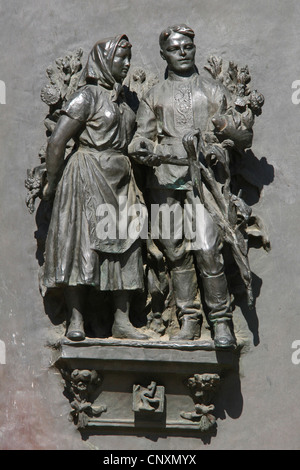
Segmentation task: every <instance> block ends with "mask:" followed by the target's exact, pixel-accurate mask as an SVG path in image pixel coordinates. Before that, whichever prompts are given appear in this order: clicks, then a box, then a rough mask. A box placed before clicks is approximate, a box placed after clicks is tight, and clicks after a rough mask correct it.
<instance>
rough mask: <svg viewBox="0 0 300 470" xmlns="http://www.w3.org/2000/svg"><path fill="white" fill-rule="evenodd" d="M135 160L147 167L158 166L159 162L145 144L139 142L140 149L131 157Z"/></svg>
mask: <svg viewBox="0 0 300 470" xmlns="http://www.w3.org/2000/svg"><path fill="white" fill-rule="evenodd" d="M132 156H133V158H134V159H135V160H137V161H138V162H139V163H142V164H143V165H147V166H159V165H160V164H161V160H160V158H159V156H158V155H155V154H154V153H153V152H152V151H151V150H150V149H149V147H148V146H147V144H146V142H144V141H142V142H140V147H139V148H138V149H137V150H136V151H135V152H134V154H133V155H132Z"/></svg>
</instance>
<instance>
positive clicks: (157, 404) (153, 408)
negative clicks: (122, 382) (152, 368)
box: [133, 381, 164, 413]
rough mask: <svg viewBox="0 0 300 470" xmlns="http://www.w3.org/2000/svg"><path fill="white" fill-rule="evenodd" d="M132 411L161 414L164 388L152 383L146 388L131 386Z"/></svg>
mask: <svg viewBox="0 0 300 470" xmlns="http://www.w3.org/2000/svg"><path fill="white" fill-rule="evenodd" d="M133 410H134V411H136V412H143V411H145V412H148V411H150V412H155V413H158V412H159V413H162V412H163V410H164V387H162V386H157V384H156V382H154V381H152V382H151V383H150V385H148V386H147V387H142V386H141V385H134V386H133Z"/></svg>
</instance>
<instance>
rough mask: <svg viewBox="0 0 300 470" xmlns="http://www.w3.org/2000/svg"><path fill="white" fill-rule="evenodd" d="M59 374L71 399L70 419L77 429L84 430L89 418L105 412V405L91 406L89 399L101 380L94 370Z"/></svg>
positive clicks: (90, 399) (78, 370)
mask: <svg viewBox="0 0 300 470" xmlns="http://www.w3.org/2000/svg"><path fill="white" fill-rule="evenodd" d="M61 373H62V376H63V377H64V378H65V380H66V388H67V390H68V392H69V394H70V397H71V407H72V410H71V412H70V418H71V420H72V421H73V422H74V424H75V425H76V426H77V427H78V428H79V429H82V428H85V427H86V426H87V424H88V422H89V418H92V417H95V416H100V415H101V414H102V413H103V412H105V411H106V410H107V408H106V406H105V405H100V406H93V403H92V398H91V397H92V395H93V393H94V392H95V389H97V387H99V385H100V384H101V382H102V378H101V377H100V375H99V374H98V372H97V371H96V370H86V369H85V370H80V369H75V370H73V371H72V372H69V371H66V370H63V371H61Z"/></svg>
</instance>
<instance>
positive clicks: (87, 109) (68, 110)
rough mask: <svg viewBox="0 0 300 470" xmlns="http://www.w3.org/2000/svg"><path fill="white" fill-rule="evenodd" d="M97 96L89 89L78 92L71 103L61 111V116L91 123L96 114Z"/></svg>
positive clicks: (70, 100) (66, 104)
mask: <svg viewBox="0 0 300 470" xmlns="http://www.w3.org/2000/svg"><path fill="white" fill-rule="evenodd" d="M95 101H96V100H95V96H94V94H93V92H92V90H91V89H90V88H88V87H86V88H83V89H82V90H78V91H76V92H75V93H74V94H73V95H72V96H71V98H70V99H69V101H67V103H65V105H64V106H63V107H62V109H61V114H65V115H67V116H69V117H70V118H72V119H76V120H77V121H81V122H87V121H90V120H91V119H92V118H93V116H94V115H95V112H96V109H95V108H96V102H95Z"/></svg>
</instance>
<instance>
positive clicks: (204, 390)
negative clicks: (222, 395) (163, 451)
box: [180, 374, 220, 432]
mask: <svg viewBox="0 0 300 470" xmlns="http://www.w3.org/2000/svg"><path fill="white" fill-rule="evenodd" d="M219 383H220V376H219V375H218V374H194V375H193V376H192V377H190V378H189V379H188V380H187V386H188V387H189V389H190V391H191V394H192V397H193V400H194V404H195V410H194V411H190V412H186V411H182V412H181V413H180V416H181V417H182V418H184V419H187V420H190V421H193V422H198V423H199V430H200V431H202V432H206V431H211V430H212V428H214V427H215V426H216V418H215V416H214V415H213V414H211V412H212V411H214V409H215V407H214V405H213V404H211V400H212V395H213V394H214V393H215V391H216V389H217V387H218V386H219Z"/></svg>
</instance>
